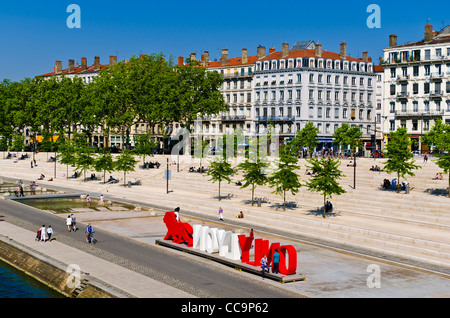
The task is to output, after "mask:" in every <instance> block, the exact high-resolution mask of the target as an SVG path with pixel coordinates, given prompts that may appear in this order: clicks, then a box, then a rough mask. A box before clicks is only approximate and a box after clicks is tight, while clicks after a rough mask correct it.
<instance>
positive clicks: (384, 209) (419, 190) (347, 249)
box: [0, 153, 450, 297]
mask: <svg viewBox="0 0 450 318" xmlns="http://www.w3.org/2000/svg"><path fill="white" fill-rule="evenodd" d="M48 156H49V155H48V154H43V153H41V154H38V155H37V157H36V160H37V164H38V166H37V167H34V168H30V163H29V161H17V162H14V160H0V177H3V178H4V179H5V180H11V181H12V180H16V181H18V180H23V182H24V184H25V185H28V184H29V182H30V181H37V182H38V185H39V187H40V188H43V187H48V188H52V187H53V188H60V189H64V188H66V189H72V190H76V191H78V192H80V193H85V194H90V195H91V196H95V197H96V196H98V195H100V194H103V195H104V196H105V198H106V199H113V198H114V199H120V200H124V201H127V202H133V203H134V204H137V205H142V206H149V207H153V208H155V209H160V210H161V211H167V210H172V209H173V208H175V207H176V206H179V207H181V215H182V217H183V218H189V217H196V218H201V219H204V220H207V221H210V222H213V221H216V220H217V218H218V215H217V211H218V209H219V207H222V208H223V210H224V217H225V221H226V222H228V223H227V224H228V225H230V226H233V225H235V226H236V227H240V228H245V229H249V228H255V229H256V231H257V233H258V232H259V233H264V234H266V235H280V236H281V237H284V238H285V239H286V240H289V239H292V240H298V241H301V242H304V243H307V244H311V245H312V246H324V247H326V249H327V250H328V251H337V252H339V253H340V254H342V253H350V254H351V255H360V256H361V259H364V258H368V259H370V261H369V264H370V262H372V263H373V262H374V259H375V260H376V259H379V260H380V261H387V262H388V263H389V262H390V263H392V264H396V263H402V264H403V265H402V266H406V268H421V271H425V272H427V273H430V275H431V276H432V277H438V276H439V277H448V275H449V270H450V257H449V255H450V246H449V242H450V234H449V233H450V231H449V228H450V216H449V214H448V207H449V202H450V201H449V200H450V199H449V198H447V197H446V196H445V195H443V194H442V193H443V191H444V190H445V188H446V185H447V184H448V180H447V179H446V178H447V177H445V178H444V180H432V179H433V177H434V175H435V174H436V172H438V171H439V168H437V167H436V165H435V164H434V163H433V162H432V161H431V160H429V161H428V163H422V162H421V161H420V157H419V158H418V163H419V164H420V165H422V167H423V168H422V169H420V170H418V171H417V172H416V177H408V181H409V182H410V185H411V187H412V189H411V191H410V193H409V194H405V193H404V192H403V193H395V192H393V191H385V190H381V189H380V186H381V183H382V181H383V179H384V178H388V179H390V180H391V179H392V178H393V176H389V175H387V174H385V173H384V172H373V171H369V168H370V167H371V166H372V165H378V166H382V160H373V159H358V161H357V162H358V165H357V175H356V189H353V188H352V186H353V167H347V164H348V162H349V161H348V160H343V161H342V170H344V174H345V175H346V177H345V178H344V179H343V180H342V181H341V184H342V185H343V186H344V188H345V189H346V191H347V193H346V194H344V195H342V196H339V197H336V198H333V199H332V200H331V201H332V202H333V206H334V211H333V213H331V214H329V215H328V216H327V218H325V219H324V218H322V214H321V211H320V209H319V207H320V206H321V202H323V201H322V200H323V199H322V197H321V196H320V195H318V194H315V193H310V192H308V191H306V189H301V191H300V193H298V194H297V195H296V196H290V195H288V198H287V200H288V201H289V205H288V208H287V210H286V211H283V208H282V201H281V198H280V197H277V196H275V195H274V194H272V189H270V188H268V187H260V188H257V189H256V191H255V195H256V196H257V197H261V198H262V199H263V200H262V205H261V206H257V205H254V206H252V205H251V203H250V202H249V201H250V198H251V193H250V190H248V189H240V187H238V186H236V185H234V184H222V185H221V188H222V199H221V201H219V200H218V198H217V184H213V183H211V182H210V181H209V180H208V177H205V176H204V175H202V174H200V173H192V172H189V167H198V166H199V165H200V162H199V161H198V160H197V161H193V160H192V159H191V158H187V157H182V158H181V164H180V166H179V167H177V166H176V165H174V161H173V160H172V159H173V158H172V157H170V156H169V157H168V156H157V157H153V158H151V159H150V160H151V161H153V162H154V161H159V163H160V164H161V167H160V169H146V170H143V169H141V168H139V166H137V167H136V171H135V172H132V173H130V174H128V175H127V180H129V181H136V180H140V181H141V182H142V184H141V185H139V186H131V187H124V186H123V185H122V183H123V179H122V178H123V174H121V173H114V174H113V176H114V177H115V178H117V179H121V180H120V182H119V183H116V184H106V185H105V184H103V183H102V182H101V181H81V180H73V179H69V180H68V179H66V177H67V172H68V173H69V175H72V173H73V168H71V167H66V166H62V165H59V164H57V165H56V178H55V176H54V171H55V170H54V168H55V164H54V163H51V162H47V157H48ZM167 158H169V164H170V170H172V180H170V181H169V187H168V188H169V193H166V186H167V184H166V180H164V169H165V168H166V162H167ZM140 164H142V163H140ZM300 164H301V166H302V169H301V170H300V171H299V176H300V178H301V179H302V180H303V181H304V180H305V179H306V178H307V177H308V176H306V175H305V170H306V168H305V164H306V162H305V161H303V160H300ZM202 165H204V166H207V165H206V164H205V160H204V161H203V163H202ZM178 169H179V172H178ZM40 174H44V175H45V176H46V177H45V180H37V178H38V177H39V176H40ZM96 174H97V176H98V175H100V174H99V173H96ZM87 175H88V176H89V175H90V174H89V173H87ZM108 176H109V175H107V177H108ZM50 178H53V181H48V180H49V179H50ZM239 178H240V176H239V174H238V175H235V176H233V179H235V180H234V181H238V180H239ZM240 211H243V213H244V216H245V217H244V219H237V218H235V216H236V215H237V214H238V213H239V212H240ZM62 217H64V216H62ZM90 217H92V216H90ZM105 217H106V215H103V217H102V218H103V220H97V221H98V223H100V224H101V223H102V222H103V225H105V226H106V227H107V226H108V224H107V223H108V220H106V219H104V218H105ZM80 218H81V219H82V218H83V214H82V213H80V214H79V219H80ZM109 222H111V221H109ZM7 225H8V224H7V223H5V222H0V226H3V227H6V228H2V229H0V230H1V231H2V232H1V233H2V235H4V236H5V233H9V235H11V237H14V239H15V240H16V239H17V240H18V241H20V235H19V234H18V233H20V232H21V231H16V230H12V231H11V232H8V231H10V230H8V229H9V228H10V227H9V226H7ZM100 226H101V225H100ZM109 226H111V224H109ZM116 226H117V225H116ZM11 228H12V227H11ZM120 228H121V230H123V232H124V233H120V234H124V235H127V234H128V235H132V234H136V233H132V231H131V232H130V228H134V229H135V230H136V227H130V228H127V227H126V226H124V223H122V224H121V227H120ZM127 231H128V232H127ZM14 233H17V234H14ZM9 235H6V236H9ZM29 235H30V233H23V237H24V239H25V240H26V238H25V237H27V239H29ZM53 243H56V242H52V243H50V244H53ZM24 244H25V243H24ZM43 245H45V244H43ZM300 255H302V254H301V253H300ZM55 257H56V256H55ZM309 257H312V256H309ZM332 260H334V265H336V264H338V262H339V261H341V260H338V256H336V255H334V256H332V257H331V258H330V260H328V262H331V264H332V266H333V261H332ZM308 261H309V262H310V264H312V263H314V262H317V261H318V260H313V259H308V258H306V259H301V256H300V262H299V264H300V265H299V266H304V265H305V262H308ZM67 262H69V263H70V260H65V261H64V263H66V264H67ZM349 262H354V260H353V261H349ZM89 263H92V262H89ZM94 263H95V262H94ZM328 265H329V264H328ZM100 268H101V267H100ZM364 269H365V268H364ZM330 270H331V269H330ZM89 272H90V273H91V275H92V273H94V272H95V269H90V270H89ZM434 273H436V275H435V274H434ZM305 274H306V282H305V283H306V284H309V283H308V277H314V274H312V273H311V274H310V275H309V276H308V274H307V273H305ZM316 275H318V276H320V275H319V274H317V273H316ZM327 275H330V273H325V272H323V273H322V278H324V276H327ZM365 275H366V276H367V275H369V274H365ZM124 277H126V275H125V276H124ZM140 278H142V277H140V276H137V278H136V280H137V281H139V280H140ZM341 279H343V277H341ZM124 280H125V281H126V280H127V279H124ZM349 280H351V278H350V279H349ZM446 280H447V281H448V278H444V282H441V281H440V282H439V283H438V284H436V286H438V285H439V284H443V285H442V286H440V287H439V286H438V287H437V290H436V291H434V290H433V288H431V286H430V288H431V289H430V290H429V294H427V297H428V296H430V297H431V296H435V295H436V294H440V295H444V296H446V297H448V296H449V294H448V293H447V294H445V292H442V291H441V292H440V291H439V290H440V289H439V288H441V287H442V290H444V291H445V288H446V287H447V285H446V283H447V281H446ZM325 281H326V279H325ZM128 282H129V283H131V282H132V279H130V280H128ZM155 283H158V282H155ZM329 283H330V284H333V283H332V280H329ZM149 284H150V285H151V283H148V284H144V285H147V286H148V285H149ZM296 284H301V283H296ZM306 284H304V285H306ZM154 286H155V287H156V289H159V288H158V284H156V285H154ZM155 287H154V288H153V290H154V289H155ZM410 287H411V286H408V285H407V284H406V285H405V286H404V288H405V289H407V288H410ZM421 287H422V288H423V282H422V283H421ZM165 288H167V289H166V290H167V293H168V294H170V295H171V296H170V297H177V295H178V296H179V297H186V296H189V295H188V294H186V293H184V292H182V291H178V290H177V291H174V290H173V289H172V288H170V287H165ZM289 288H290V287H289ZM293 288H296V287H293ZM322 288H323V287H322ZM335 288H336V289H337V290H340V292H341V294H340V296H339V297H346V296H348V297H352V295H354V294H352V292H349V291H348V290H347V292H346V291H345V290H344V289H342V286H340V287H339V286H335ZM132 289H133V288H132ZM160 290H161V291H162V292H161V293H159V294H158V295H159V296H157V295H156V294H151V293H148V292H145V293H143V294H136V295H135V296H136V297H141V296H142V295H147V296H144V297H165V295H166V294H165V293H164V288H161V289H159V290H158V292H159V291H160ZM298 290H300V291H302V292H304V293H305V294H309V295H311V296H313V297H323V296H325V297H327V295H328V296H330V295H333V294H332V293H331V294H326V293H320V292H315V291H314V290H307V292H306V291H305V290H303V289H302V288H301V287H299V288H298ZM425 290H426V289H425ZM448 290H450V289H447V292H448ZM359 295H364V293H362V294H361V293H360V294H359ZM369 295H370V294H369ZM378 295H383V294H382V293H381V294H378ZM391 295H392V297H395V295H402V293H401V292H399V293H398V294H396V293H393V294H391ZM389 296H390V295H389V294H388V295H387V296H386V295H384V297H389ZM422 296H423V295H422ZM422 296H419V297H422ZM382 297H383V296H382ZM400 297H402V296H400Z"/></svg>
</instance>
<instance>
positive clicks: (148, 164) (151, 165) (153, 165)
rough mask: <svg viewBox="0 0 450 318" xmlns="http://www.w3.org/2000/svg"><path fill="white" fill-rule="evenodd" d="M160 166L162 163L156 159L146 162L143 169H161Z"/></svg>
mask: <svg viewBox="0 0 450 318" xmlns="http://www.w3.org/2000/svg"><path fill="white" fill-rule="evenodd" d="M159 166H161V164H160V163H159V162H158V161H156V162H151V161H150V162H144V165H143V166H142V168H143V169H151V168H157V169H159Z"/></svg>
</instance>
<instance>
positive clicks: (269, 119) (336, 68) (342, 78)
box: [254, 41, 376, 148]
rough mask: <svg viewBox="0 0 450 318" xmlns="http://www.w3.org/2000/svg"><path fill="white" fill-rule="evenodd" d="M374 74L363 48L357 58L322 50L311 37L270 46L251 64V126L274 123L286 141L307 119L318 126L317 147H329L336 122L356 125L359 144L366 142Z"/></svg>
mask: <svg viewBox="0 0 450 318" xmlns="http://www.w3.org/2000/svg"><path fill="white" fill-rule="evenodd" d="M375 87H376V74H375V72H374V65H373V63H372V60H371V58H369V56H368V52H364V53H363V56H362V57H361V58H354V57H350V56H349V55H347V44H346V43H345V42H343V43H341V45H340V51H339V53H335V52H331V51H325V50H322V45H321V44H319V43H314V42H313V41H305V42H297V43H296V44H295V45H294V46H293V47H292V48H291V49H290V48H289V45H288V43H283V44H282V50H281V51H276V50H273V49H271V50H270V51H269V54H268V55H267V56H265V57H264V58H261V59H260V60H257V61H256V63H255V72H254V127H255V131H256V132H257V133H263V132H265V131H266V130H267V129H268V127H269V126H273V127H275V129H276V130H277V131H278V132H279V134H280V138H282V139H290V138H292V137H294V136H295V134H296V133H297V131H298V130H300V129H302V128H303V127H304V126H305V124H306V123H307V122H313V123H314V124H315V125H316V127H317V128H318V135H319V140H318V141H319V143H320V146H319V148H321V147H328V148H331V147H333V138H332V135H333V133H334V131H335V130H336V128H338V127H339V126H340V125H341V124H342V123H344V122H345V123H349V124H350V125H351V126H355V125H356V126H358V127H360V128H361V130H362V133H363V140H364V142H365V146H366V145H367V146H368V147H371V146H372V143H373V142H372V135H373V134H374V129H375V127H374V124H375V113H374V108H375Z"/></svg>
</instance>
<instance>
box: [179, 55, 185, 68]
mask: <svg viewBox="0 0 450 318" xmlns="http://www.w3.org/2000/svg"><path fill="white" fill-rule="evenodd" d="M183 65H184V57H182V56H179V57H178V66H183Z"/></svg>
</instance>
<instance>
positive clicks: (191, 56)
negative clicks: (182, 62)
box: [190, 53, 197, 61]
mask: <svg viewBox="0 0 450 318" xmlns="http://www.w3.org/2000/svg"><path fill="white" fill-rule="evenodd" d="M190 59H191V61H195V60H197V54H195V53H191V55H190Z"/></svg>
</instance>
